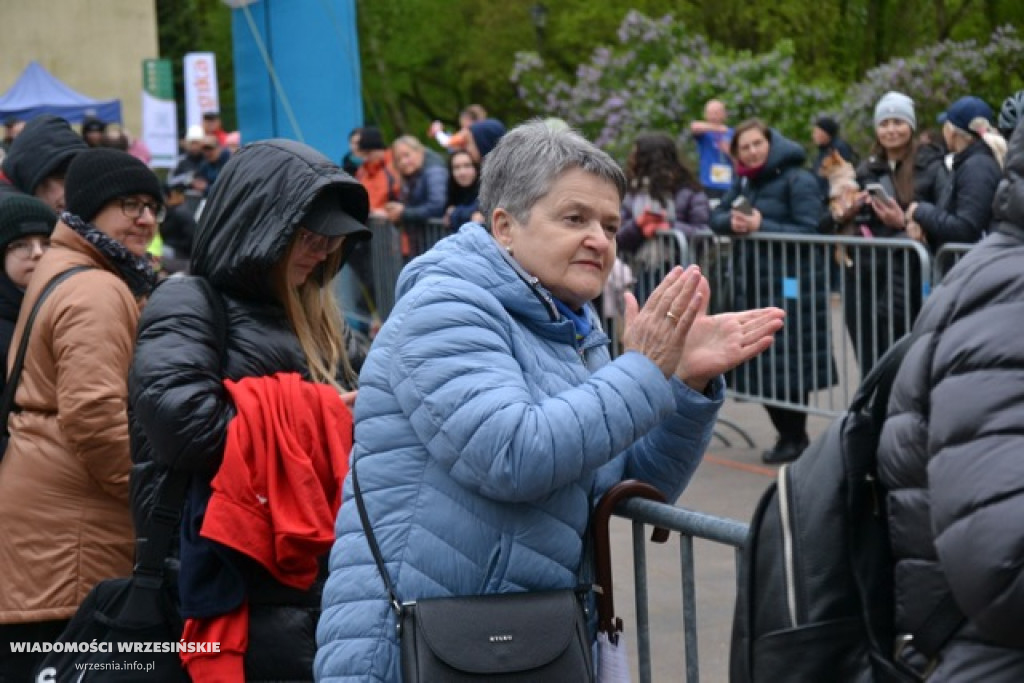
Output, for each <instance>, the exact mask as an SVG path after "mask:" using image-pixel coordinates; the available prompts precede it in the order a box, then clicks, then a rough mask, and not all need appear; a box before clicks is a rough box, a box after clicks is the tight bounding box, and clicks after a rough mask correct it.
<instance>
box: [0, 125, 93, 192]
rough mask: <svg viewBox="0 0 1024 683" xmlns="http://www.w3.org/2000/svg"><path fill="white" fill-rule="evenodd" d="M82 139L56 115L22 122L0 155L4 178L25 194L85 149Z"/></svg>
mask: <svg viewBox="0 0 1024 683" xmlns="http://www.w3.org/2000/svg"><path fill="white" fill-rule="evenodd" d="M88 148H89V146H88V145H87V144H85V141H84V140H82V138H81V137H80V136H79V135H78V133H76V132H75V131H73V130H72V129H71V126H70V125H69V124H68V122H67V121H65V120H64V119H62V118H60V117H59V116H52V115H50V114H44V115H43V116H37V117H36V118H34V119H32V120H31V121H29V122H28V123H27V124H25V128H24V130H22V131H21V133H19V134H18V137H16V138H14V142H13V143H11V148H10V149H9V150H8V151H7V156H5V157H4V164H3V171H4V175H5V176H7V179H8V180H10V181H11V183H12V184H13V185H14V186H15V187H17V188H18V189H19V190H21V191H22V192H24V193H26V194H35V191H36V187H37V186H38V185H39V183H41V182H43V180H45V179H46V177H47V176H48V175H50V174H51V173H53V172H54V171H55V170H57V169H58V168H60V167H61V166H65V167H66V166H67V164H68V163H70V162H71V159H72V158H74V156H75V155H76V154H78V153H79V152H81V151H82V150H85V149H88Z"/></svg>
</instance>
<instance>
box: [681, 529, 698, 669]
mask: <svg viewBox="0 0 1024 683" xmlns="http://www.w3.org/2000/svg"><path fill="white" fill-rule="evenodd" d="M679 566H680V567H681V568H682V583H683V585H682V591H683V643H684V645H685V647H686V681H687V683H699V681H700V666H699V655H698V653H697V586H696V584H695V582H694V581H695V580H694V577H695V575H696V571H695V568H694V564H693V536H689V535H686V534H680V535H679Z"/></svg>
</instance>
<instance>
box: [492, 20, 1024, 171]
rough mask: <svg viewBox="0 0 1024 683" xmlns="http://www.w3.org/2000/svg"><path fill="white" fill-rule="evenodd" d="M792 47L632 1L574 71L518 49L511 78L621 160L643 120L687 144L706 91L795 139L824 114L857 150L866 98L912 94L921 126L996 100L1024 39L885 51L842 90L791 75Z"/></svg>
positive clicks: (540, 108) (1023, 67) (826, 80)
mask: <svg viewBox="0 0 1024 683" xmlns="http://www.w3.org/2000/svg"><path fill="white" fill-rule="evenodd" d="M794 55H795V50H794V47H793V44H792V42H790V41H788V40H782V41H780V42H779V43H777V44H776V46H775V47H774V48H773V49H772V50H771V51H770V52H766V53H760V54H753V53H750V52H741V51H735V50H729V49H726V48H723V47H718V46H713V45H711V44H710V43H709V42H708V40H707V38H705V37H704V36H702V35H699V34H695V33H692V32H690V31H689V30H688V29H687V27H686V26H685V25H684V24H683V23H682V22H680V21H677V20H676V19H675V18H674V17H673V16H672V15H666V16H663V17H661V18H652V17H648V16H646V15H644V14H642V13H640V12H638V11H636V10H631V11H630V12H629V13H628V14H627V15H626V17H625V18H624V19H623V21H622V24H621V26H620V27H619V30H618V44H616V45H603V46H599V47H597V48H596V49H594V51H593V52H592V53H591V55H590V58H589V60H588V61H586V62H584V63H582V64H580V65H579V66H578V68H577V70H576V74H575V77H574V78H573V79H565V78H563V77H560V76H559V75H555V74H553V73H551V72H549V71H548V70H546V68H545V64H544V61H543V60H542V59H541V58H540V57H539V56H538V55H537V54H536V53H534V52H521V53H519V54H517V56H516V63H515V66H514V68H513V70H512V74H511V80H512V82H513V83H514V84H515V86H516V88H517V90H518V93H519V97H520V99H521V100H522V101H523V102H524V103H525V104H526V106H527V107H529V108H530V110H531V111H532V112H533V113H535V114H537V115H540V116H558V117H560V118H563V119H565V120H566V121H567V122H568V123H569V124H570V125H572V126H574V127H576V128H579V129H580V130H581V131H583V133H584V134H586V135H587V136H588V137H589V138H590V139H592V140H594V141H595V142H596V143H597V144H598V145H600V146H602V147H604V148H605V149H607V150H608V151H610V152H611V153H612V154H615V155H617V156H618V157H619V158H620V159H623V158H624V157H625V154H626V152H627V151H628V149H629V145H630V144H631V142H632V140H633V139H634V138H635V136H636V134H637V133H639V132H641V131H644V130H662V131H665V132H667V133H669V134H672V135H675V136H676V137H677V138H678V140H679V142H680V143H686V142H688V138H689V133H688V124H689V122H690V121H691V120H693V119H695V118H700V117H701V116H702V112H703V106H704V102H706V101H707V100H708V99H710V98H712V97H717V98H719V99H721V100H723V101H724V102H725V103H726V106H727V107H728V109H729V112H730V118H731V120H732V121H733V122H738V121H740V120H742V119H745V118H748V117H751V116H759V117H761V118H762V119H764V120H765V121H766V122H767V123H768V124H769V125H772V126H775V127H776V128H779V129H780V130H781V131H782V132H783V133H785V134H786V135H788V136H790V137H792V138H793V139H795V140H797V141H799V142H801V143H804V144H809V141H808V138H809V128H810V125H811V122H812V121H813V120H814V118H815V117H816V116H819V115H821V114H831V115H833V116H835V117H836V118H837V119H838V120H839V121H840V122H841V124H842V126H843V131H844V133H843V134H844V137H846V138H847V139H849V140H850V141H851V142H853V143H854V146H855V147H856V148H857V149H861V150H866V149H867V147H868V146H869V145H870V142H871V139H872V114H873V111H874V105H875V102H877V101H878V98H879V97H881V96H882V95H883V94H884V93H885V92H887V91H889V90H899V91H901V92H904V93H906V94H907V95H910V96H911V97H912V98H913V99H914V100H915V102H916V105H917V118H918V122H919V127H922V128H923V127H928V126H933V125H935V124H934V123H933V122H934V121H935V117H936V116H937V115H938V113H940V112H941V111H943V110H944V109H945V108H946V106H947V105H948V104H949V103H950V102H952V101H953V100H955V99H956V98H958V97H960V96H961V95H966V94H973V95H978V96H980V97H983V98H985V99H986V100H987V101H988V102H989V104H990V105H992V107H993V109H998V106H999V104H1000V103H1001V102H1002V99H1003V98H1004V97H1005V96H1006V95H1008V94H1009V93H1011V92H1014V91H1015V90H1017V89H1019V88H1021V87H1022V86H1024V42H1022V40H1021V37H1020V35H1019V33H1018V32H1017V31H1016V30H1014V29H1013V28H1011V27H1005V28H1001V29H998V30H997V31H995V32H994V33H993V34H992V36H991V38H990V39H989V40H988V42H986V43H985V44H984V45H979V44H978V43H977V42H976V41H959V42H958V41H945V42H942V43H938V44H936V45H933V46H931V47H928V48H924V49H921V50H918V51H917V52H915V53H913V54H912V55H910V56H908V57H902V58H898V59H893V60H891V61H889V62H887V63H885V64H882V65H880V66H878V67H875V68H874V69H871V70H870V71H868V72H867V74H865V77H864V79H863V80H862V81H861V82H859V83H856V84H853V85H852V86H850V87H849V88H847V89H846V92H845V94H844V93H843V87H842V86H841V85H840V84H839V83H838V82H837V81H836V80H835V79H834V78H832V77H830V76H827V75H826V76H822V77H820V78H817V79H814V80H810V79H807V78H806V77H805V76H804V74H803V73H802V72H801V73H798V71H797V69H796V67H795V64H794ZM683 148H684V149H691V150H692V149H693V147H692V146H691V147H685V146H684V147H683Z"/></svg>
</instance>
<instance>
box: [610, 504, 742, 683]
mask: <svg viewBox="0 0 1024 683" xmlns="http://www.w3.org/2000/svg"><path fill="white" fill-rule="evenodd" d="M615 514H616V516H619V517H623V518H625V519H629V520H632V522H633V573H634V578H633V580H634V589H635V599H636V628H635V634H636V635H635V637H636V649H637V672H638V676H639V681H640V683H650V681H651V680H652V676H653V672H652V667H651V662H652V659H651V625H650V616H649V605H650V592H649V587H648V572H647V545H646V544H647V542H646V539H645V538H644V536H645V531H646V529H645V525H649V526H651V527H655V526H657V527H661V528H663V529H668V530H669V531H670V532H675V533H677V534H678V538H679V566H680V570H681V583H680V594H681V596H682V625H683V645H684V648H685V661H686V681H687V683H698V681H699V680H700V671H699V661H700V659H699V655H698V651H697V602H696V601H697V588H696V581H695V568H694V552H693V540H694V539H695V538H700V539H705V540H708V541H711V542H714V543H722V544H725V545H728V546H732V547H733V548H736V562H737V567H738V563H739V548H741V547H742V546H743V542H744V540H745V539H746V537H747V530H748V527H747V525H746V524H743V523H741V522H737V521H735V520H732V519H727V518H724V517H715V516H712V515H706V514H702V513H700V512H694V511H692V510H687V509H685V508H679V507H675V506H674V505H667V504H665V503H656V502H654V501H650V500H644V499H641V498H631V499H628V500H626V501H624V502H623V503H621V504H620V505H619V506H618V507H617V508H616V510H615ZM734 585H735V584H734ZM664 599H665V596H664V595H663V594H660V593H659V595H658V596H657V600H658V601H663V600H664ZM633 632H634V631H632V630H628V631H627V634H631V633H633Z"/></svg>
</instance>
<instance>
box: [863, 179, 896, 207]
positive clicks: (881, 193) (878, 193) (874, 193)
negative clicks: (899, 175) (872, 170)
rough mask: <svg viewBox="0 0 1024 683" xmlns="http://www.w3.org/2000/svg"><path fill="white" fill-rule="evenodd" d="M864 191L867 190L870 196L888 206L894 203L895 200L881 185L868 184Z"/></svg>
mask: <svg viewBox="0 0 1024 683" xmlns="http://www.w3.org/2000/svg"><path fill="white" fill-rule="evenodd" d="M864 189H865V190H867V192H868V195H869V196H870V197H871V198H872V199H879V200H881V201H883V202H885V203H887V204H888V203H890V202H892V201H893V198H892V197H891V196H890V195H889V193H888V192H886V191H885V188H884V187H882V185H881V184H880V183H868V184H867V185H865V186H864Z"/></svg>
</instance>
